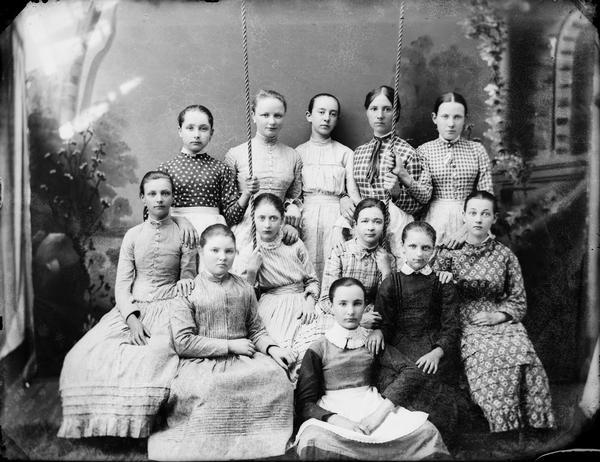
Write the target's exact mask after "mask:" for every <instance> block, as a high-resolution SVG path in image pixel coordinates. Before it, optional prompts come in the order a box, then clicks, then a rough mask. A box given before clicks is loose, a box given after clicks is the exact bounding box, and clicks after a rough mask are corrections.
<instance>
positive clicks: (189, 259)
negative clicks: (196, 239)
mask: <svg viewBox="0 0 600 462" xmlns="http://www.w3.org/2000/svg"><path fill="white" fill-rule="evenodd" d="M197 256H198V250H197V249H196V248H193V249H192V248H190V247H187V246H184V245H183V246H181V263H180V265H179V266H180V268H181V270H180V273H179V279H194V278H195V277H196V274H197V265H196V257H197Z"/></svg>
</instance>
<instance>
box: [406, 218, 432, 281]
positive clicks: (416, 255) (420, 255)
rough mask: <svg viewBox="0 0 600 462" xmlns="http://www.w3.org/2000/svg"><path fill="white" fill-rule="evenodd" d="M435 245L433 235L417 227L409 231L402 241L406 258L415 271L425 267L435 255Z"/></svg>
mask: <svg viewBox="0 0 600 462" xmlns="http://www.w3.org/2000/svg"><path fill="white" fill-rule="evenodd" d="M434 245H435V243H434V242H433V240H432V239H431V236H429V234H427V233H425V232H424V231H423V230H421V229H418V228H417V229H411V230H410V231H408V232H407V233H406V237H405V238H404V242H403V243H402V250H403V252H404V258H405V259H406V263H407V264H408V266H410V267H411V268H412V269H413V270H415V271H419V270H420V269H421V268H423V267H425V265H427V264H428V263H429V260H430V259H431V256H432V255H433V251H434V249H435V247H434Z"/></svg>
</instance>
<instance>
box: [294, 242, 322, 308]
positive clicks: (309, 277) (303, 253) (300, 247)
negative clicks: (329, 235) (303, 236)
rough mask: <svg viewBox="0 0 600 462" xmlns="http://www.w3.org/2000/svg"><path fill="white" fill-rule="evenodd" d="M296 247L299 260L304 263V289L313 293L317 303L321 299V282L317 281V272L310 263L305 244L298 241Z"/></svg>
mask: <svg viewBox="0 0 600 462" xmlns="http://www.w3.org/2000/svg"><path fill="white" fill-rule="evenodd" d="M296 245H297V251H298V253H297V255H298V259H299V260H300V262H301V263H302V265H303V267H304V272H305V276H304V289H305V290H306V291H308V293H311V294H312V295H313V298H314V299H315V301H317V300H318V299H319V280H318V279H317V272H316V271H315V268H314V266H313V264H312V262H311V261H310V258H309V256H308V250H307V249H306V246H305V245H304V243H303V242H302V241H301V240H300V239H298V240H297V241H296Z"/></svg>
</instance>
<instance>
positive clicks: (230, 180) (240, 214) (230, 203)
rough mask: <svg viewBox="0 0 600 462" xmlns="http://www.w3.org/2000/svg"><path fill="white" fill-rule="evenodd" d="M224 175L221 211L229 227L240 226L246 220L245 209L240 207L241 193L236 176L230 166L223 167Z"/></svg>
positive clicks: (220, 199) (220, 196)
mask: <svg viewBox="0 0 600 462" xmlns="http://www.w3.org/2000/svg"><path fill="white" fill-rule="evenodd" d="M222 172H223V175H222V178H221V192H220V195H219V201H220V205H219V209H220V210H221V211H222V213H223V216H224V217H225V221H226V222H227V225H229V226H233V225H236V224H238V223H239V222H240V221H242V218H244V212H245V211H246V208H245V207H242V206H240V204H239V203H238V199H239V198H240V191H239V189H238V183H237V178H236V175H235V174H234V172H233V170H232V169H231V168H230V167H229V166H228V165H226V164H225V165H223V170H222Z"/></svg>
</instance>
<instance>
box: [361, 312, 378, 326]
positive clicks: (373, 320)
mask: <svg viewBox="0 0 600 462" xmlns="http://www.w3.org/2000/svg"><path fill="white" fill-rule="evenodd" d="M380 324H381V315H380V314H379V313H378V312H377V311H369V312H367V313H365V314H363V317H362V319H361V320H360V325H361V326H362V327H364V328H366V329H377V328H378V327H379V325H380Z"/></svg>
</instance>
